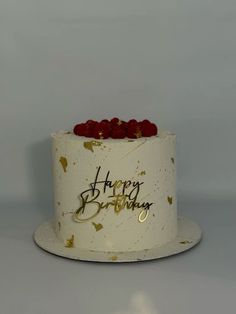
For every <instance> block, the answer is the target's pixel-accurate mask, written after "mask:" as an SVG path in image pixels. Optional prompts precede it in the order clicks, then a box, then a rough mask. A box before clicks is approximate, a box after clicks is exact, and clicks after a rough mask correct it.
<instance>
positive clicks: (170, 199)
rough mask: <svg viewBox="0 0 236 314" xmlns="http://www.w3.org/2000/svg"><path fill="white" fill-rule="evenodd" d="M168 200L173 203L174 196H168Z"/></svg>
mask: <svg viewBox="0 0 236 314" xmlns="http://www.w3.org/2000/svg"><path fill="white" fill-rule="evenodd" d="M167 200H168V203H169V204H170V205H172V203H173V198H172V197H171V196H168V197H167Z"/></svg>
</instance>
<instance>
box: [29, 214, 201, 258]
mask: <svg viewBox="0 0 236 314" xmlns="http://www.w3.org/2000/svg"><path fill="white" fill-rule="evenodd" d="M201 237H202V232H201V229H200V227H199V226H198V225H197V224H196V223H194V222H193V221H191V220H190V219H187V218H185V217H178V234H177V237H176V238H175V239H174V240H173V241H171V242H168V243H166V244H165V245H163V246H159V247H155V246H154V247H152V248H150V249H144V250H140V251H125V252H117V251H116V252H105V251H95V250H87V249H82V248H79V247H70V248H68V247H65V244H64V243H63V242H62V241H60V240H59V239H58V238H57V237H56V234H55V232H54V229H53V222H52V221H47V222H45V223H43V224H42V225H40V226H39V227H38V229H37V230H36V231H35V233H34V240H35V242H36V244H37V245H38V246H39V247H40V248H42V249H43V250H45V251H47V252H50V253H52V254H55V255H58V256H62V257H66V258H70V259H75V260H82V261H92V262H116V263H117V262H118V263H119V262H137V261H147V260H153V259H158V258H162V257H167V256H171V255H175V254H179V253H182V252H184V251H186V250H189V249H190V248H192V247H193V246H195V245H196V244H197V243H198V242H199V241H200V240H201Z"/></svg>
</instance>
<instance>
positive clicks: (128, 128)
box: [74, 118, 158, 139]
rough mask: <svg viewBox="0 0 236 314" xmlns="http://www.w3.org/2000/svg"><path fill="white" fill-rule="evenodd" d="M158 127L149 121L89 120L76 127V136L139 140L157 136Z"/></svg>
mask: <svg viewBox="0 0 236 314" xmlns="http://www.w3.org/2000/svg"><path fill="white" fill-rule="evenodd" d="M157 132H158V129H157V126H156V125H155V124H154V123H152V122H150V121H149V120H143V121H140V122H138V121H137V120H135V119H131V120H129V121H128V122H125V121H123V120H120V119H118V118H113V119H111V120H106V119H105V120H102V121H100V122H97V121H94V120H88V121H87V122H86V123H80V124H77V125H76V126H75V127H74V134H75V135H78V136H86V137H93V138H96V139H106V138H109V137H111V138H115V139H122V138H125V137H128V138H139V137H143V136H145V137H146V136H147V137H149V136H153V135H157Z"/></svg>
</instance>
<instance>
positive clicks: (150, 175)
mask: <svg viewBox="0 0 236 314" xmlns="http://www.w3.org/2000/svg"><path fill="white" fill-rule="evenodd" d="M52 139H53V148H52V153H53V176H54V200H55V211H56V215H55V216H56V225H55V229H56V233H57V236H58V237H59V238H60V239H61V240H62V241H64V243H65V246H68V247H73V246H74V247H81V248H86V249H91V250H101V251H136V250H142V249H146V248H151V247H153V246H161V245H163V244H165V243H167V242H169V241H171V240H172V239H174V238H175V237H176V234H177V212H176V210H177V200H176V162H175V144H176V143H175V142H176V136H175V135H174V134H172V133H171V132H168V131H162V132H160V133H159V135H158V136H152V137H142V138H139V139H134V140H133V139H128V138H125V139H121V140H117V139H115V140H114V139H106V140H95V139H92V138H86V137H80V136H76V135H74V134H71V133H69V134H68V132H65V131H59V132H56V133H53V134H52Z"/></svg>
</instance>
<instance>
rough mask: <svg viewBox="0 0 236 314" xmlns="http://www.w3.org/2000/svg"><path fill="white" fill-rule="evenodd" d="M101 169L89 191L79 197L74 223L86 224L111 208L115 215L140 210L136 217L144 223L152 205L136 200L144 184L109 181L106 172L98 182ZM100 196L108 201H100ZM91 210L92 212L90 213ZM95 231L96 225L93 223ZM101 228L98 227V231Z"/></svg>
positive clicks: (129, 181) (127, 181)
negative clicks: (104, 196)
mask: <svg viewBox="0 0 236 314" xmlns="http://www.w3.org/2000/svg"><path fill="white" fill-rule="evenodd" d="M100 171H101V167H98V169H97V173H96V176H95V179H94V181H93V182H91V183H90V184H89V189H87V190H85V191H83V192H82V193H81V194H80V195H79V198H80V201H81V206H80V207H79V208H78V209H77V210H76V211H75V212H74V214H73V219H74V221H76V222H87V221H90V220H91V219H93V218H94V217H96V216H97V215H98V214H99V213H100V212H101V210H103V209H108V208H111V209H113V210H114V212H115V213H116V214H119V213H120V212H121V211H122V210H123V209H130V210H132V211H134V210H136V209H140V210H141V211H140V213H139V216H138V221H139V222H144V221H145V220H146V219H147V217H148V214H149V210H150V207H151V206H152V205H153V203H150V202H141V200H138V196H139V193H140V189H141V186H142V185H143V184H144V182H140V181H131V180H126V181H123V180H116V181H114V182H113V181H111V180H109V175H110V171H108V172H107V174H106V176H105V180H100V178H99V174H100ZM101 194H103V195H104V194H106V195H107V198H108V201H107V202H104V201H101V200H100V199H99V198H100V196H101ZM91 208H93V210H92V211H91ZM93 225H94V227H95V229H96V230H97V225H96V224H95V223H93ZM100 227H101V226H99V230H100V229H101V228H100Z"/></svg>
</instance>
